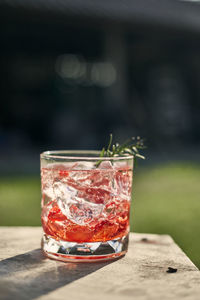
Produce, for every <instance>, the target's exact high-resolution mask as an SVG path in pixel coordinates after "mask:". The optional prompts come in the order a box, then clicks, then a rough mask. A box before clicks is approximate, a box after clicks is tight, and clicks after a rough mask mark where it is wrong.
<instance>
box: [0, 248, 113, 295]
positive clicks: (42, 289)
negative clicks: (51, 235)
mask: <svg viewBox="0 0 200 300" xmlns="http://www.w3.org/2000/svg"><path fill="white" fill-rule="evenodd" d="M112 262H114V260H113V261H107V262H92V263H63V262H59V261H55V260H50V259H48V258H46V257H45V256H44V255H43V253H42V251H41V249H35V250H33V251H30V252H27V253H24V254H21V255H17V256H14V257H11V258H8V259H4V260H2V261H1V262H0V295H1V296H0V299H4V300H10V299H14V298H15V299H21V300H26V299H35V298H37V297H39V296H41V295H44V294H47V293H49V292H51V291H54V290H55V289H57V288H60V287H62V286H64V285H67V284H69V283H71V282H73V281H75V280H77V279H80V278H82V277H84V276H87V275H89V274H91V273H93V272H95V271H97V270H98V269H101V268H103V267H105V266H106V265H108V264H110V263H112Z"/></svg>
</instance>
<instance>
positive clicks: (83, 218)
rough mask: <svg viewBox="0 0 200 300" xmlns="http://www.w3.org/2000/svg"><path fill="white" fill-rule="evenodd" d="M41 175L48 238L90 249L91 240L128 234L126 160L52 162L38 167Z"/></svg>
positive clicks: (129, 179) (129, 171) (129, 174)
mask: <svg viewBox="0 0 200 300" xmlns="http://www.w3.org/2000/svg"><path fill="white" fill-rule="evenodd" d="M41 178H42V225H43V230H44V233H45V236H46V237H47V238H48V239H49V238H50V239H52V240H53V241H55V243H57V242H58V243H60V242H62V243H63V245H65V247H66V244H64V243H65V242H67V243H71V244H73V243H74V244H75V243H76V244H78V245H81V244H84V243H87V244H90V243H92V244H90V245H93V248H94V243H96V244H100V243H104V242H107V241H113V240H115V241H116V240H117V241H119V240H120V239H123V238H124V237H127V236H128V233H129V212H130V201H131V187H132V167H131V165H130V164H127V163H126V161H123V162H120V163H119V162H118V163H116V164H112V163H111V162H110V161H102V162H101V164H100V165H99V166H98V167H96V165H95V163H94V162H87V163H83V162H77V163H52V164H48V165H46V166H44V167H42V168H41ZM56 241H57V242H56ZM55 243H54V244H55ZM71 244H70V245H71ZM96 244H95V245H96ZM56 245H57V244H56ZM54 246H55V245H54ZM79 248H80V247H79ZM84 251H85V250H84Z"/></svg>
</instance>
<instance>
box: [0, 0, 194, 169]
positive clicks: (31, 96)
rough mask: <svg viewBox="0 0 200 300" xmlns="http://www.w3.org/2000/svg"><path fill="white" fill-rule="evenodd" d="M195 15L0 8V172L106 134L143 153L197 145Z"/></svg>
mask: <svg viewBox="0 0 200 300" xmlns="http://www.w3.org/2000/svg"><path fill="white" fill-rule="evenodd" d="M199 14H200V5H198V3H189V2H183V1H176V0H168V1H167V0H156V1H155V0H137V1H131V0H129V1H128V0H126V1H118V0H117V1H105V0H102V1H97V0H93V1H89V0H86V1H81V0H79V1H78V0H73V1H61V0H60V1H59V0H57V1H44V0H40V1H38V0H32V1H22V0H18V1H8V0H7V1H5V0H4V1H1V2H0V22H1V31H0V40H1V47H0V53H1V56H0V65H1V71H0V86H1V110H0V154H1V155H2V157H3V159H1V160H3V162H4V165H3V164H1V170H0V171H2V170H3V171H5V170H6V168H7V167H8V164H7V161H10V159H11V157H12V159H11V161H12V163H15V161H16V160H17V162H16V164H15V165H17V164H19V163H20V165H21V166H22V169H23V168H24V169H25V167H23V166H25V165H26V166H31V165H30V158H32V159H33V160H34V157H35V158H36V157H37V159H38V153H39V152H40V151H42V150H46V149H55V148H56V149H58V148H66V149H72V148H80V149H86V148H87V149H89V148H90V149H95V148H96V149H100V148H101V147H102V146H103V145H104V144H105V141H107V138H108V134H109V133H110V132H113V134H114V135H115V136H116V137H118V138H119V140H122V139H125V138H127V137H129V136H133V135H138V134H139V135H141V136H144V137H146V139H147V140H148V144H149V149H150V150H151V151H162V149H166V148H168V150H169V151H170V149H174V148H179V149H186V148H187V145H188V144H189V145H191V146H197V145H199V142H200V117H199V116H200V100H199V96H200V84H199V82H200V18H199ZM6 157H7V160H6ZM2 166H3V167H2ZM27 168H29V167H27Z"/></svg>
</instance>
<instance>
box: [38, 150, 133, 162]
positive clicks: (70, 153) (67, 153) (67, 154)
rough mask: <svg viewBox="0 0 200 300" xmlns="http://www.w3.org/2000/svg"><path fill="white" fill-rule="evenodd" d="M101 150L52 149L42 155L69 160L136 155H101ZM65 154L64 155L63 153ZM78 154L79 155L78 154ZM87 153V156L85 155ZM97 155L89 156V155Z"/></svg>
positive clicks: (46, 157) (119, 158)
mask: <svg viewBox="0 0 200 300" xmlns="http://www.w3.org/2000/svg"><path fill="white" fill-rule="evenodd" d="M100 153H101V151H98V150H52V151H44V152H42V153H41V154H40V157H41V158H43V159H63V160H64V159H65V160H67V159H69V160H94V161H95V160H98V161H99V160H102V161H103V160H106V161H109V160H127V159H128V160H129V159H133V158H134V155H131V154H123V155H120V156H119V155H117V156H111V157H104V156H103V157H100ZM62 154H63V155H62ZM77 154H78V156H77ZM84 154H86V156H84ZM90 154H91V155H96V156H89V155H90Z"/></svg>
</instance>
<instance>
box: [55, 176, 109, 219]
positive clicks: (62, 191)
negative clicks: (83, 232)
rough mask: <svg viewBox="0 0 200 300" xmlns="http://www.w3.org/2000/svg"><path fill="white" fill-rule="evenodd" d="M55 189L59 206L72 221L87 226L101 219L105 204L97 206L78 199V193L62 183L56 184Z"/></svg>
mask: <svg viewBox="0 0 200 300" xmlns="http://www.w3.org/2000/svg"><path fill="white" fill-rule="evenodd" d="M53 187H54V195H55V197H56V201H57V203H58V206H59V208H60V210H61V211H62V213H63V214H64V215H65V216H66V217H67V218H68V219H69V220H70V221H72V222H74V223H76V224H78V225H86V224H89V223H90V222H92V221H93V220H94V219H98V218H99V217H100V215H101V213H102V211H103V208H104V205H103V204H95V203H92V202H89V201H86V200H84V199H83V198H80V197H78V196H77V193H78V191H77V190H76V189H75V188H74V187H71V186H68V185H67V184H66V183H63V182H62V181H58V182H55V183H54V186H53Z"/></svg>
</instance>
